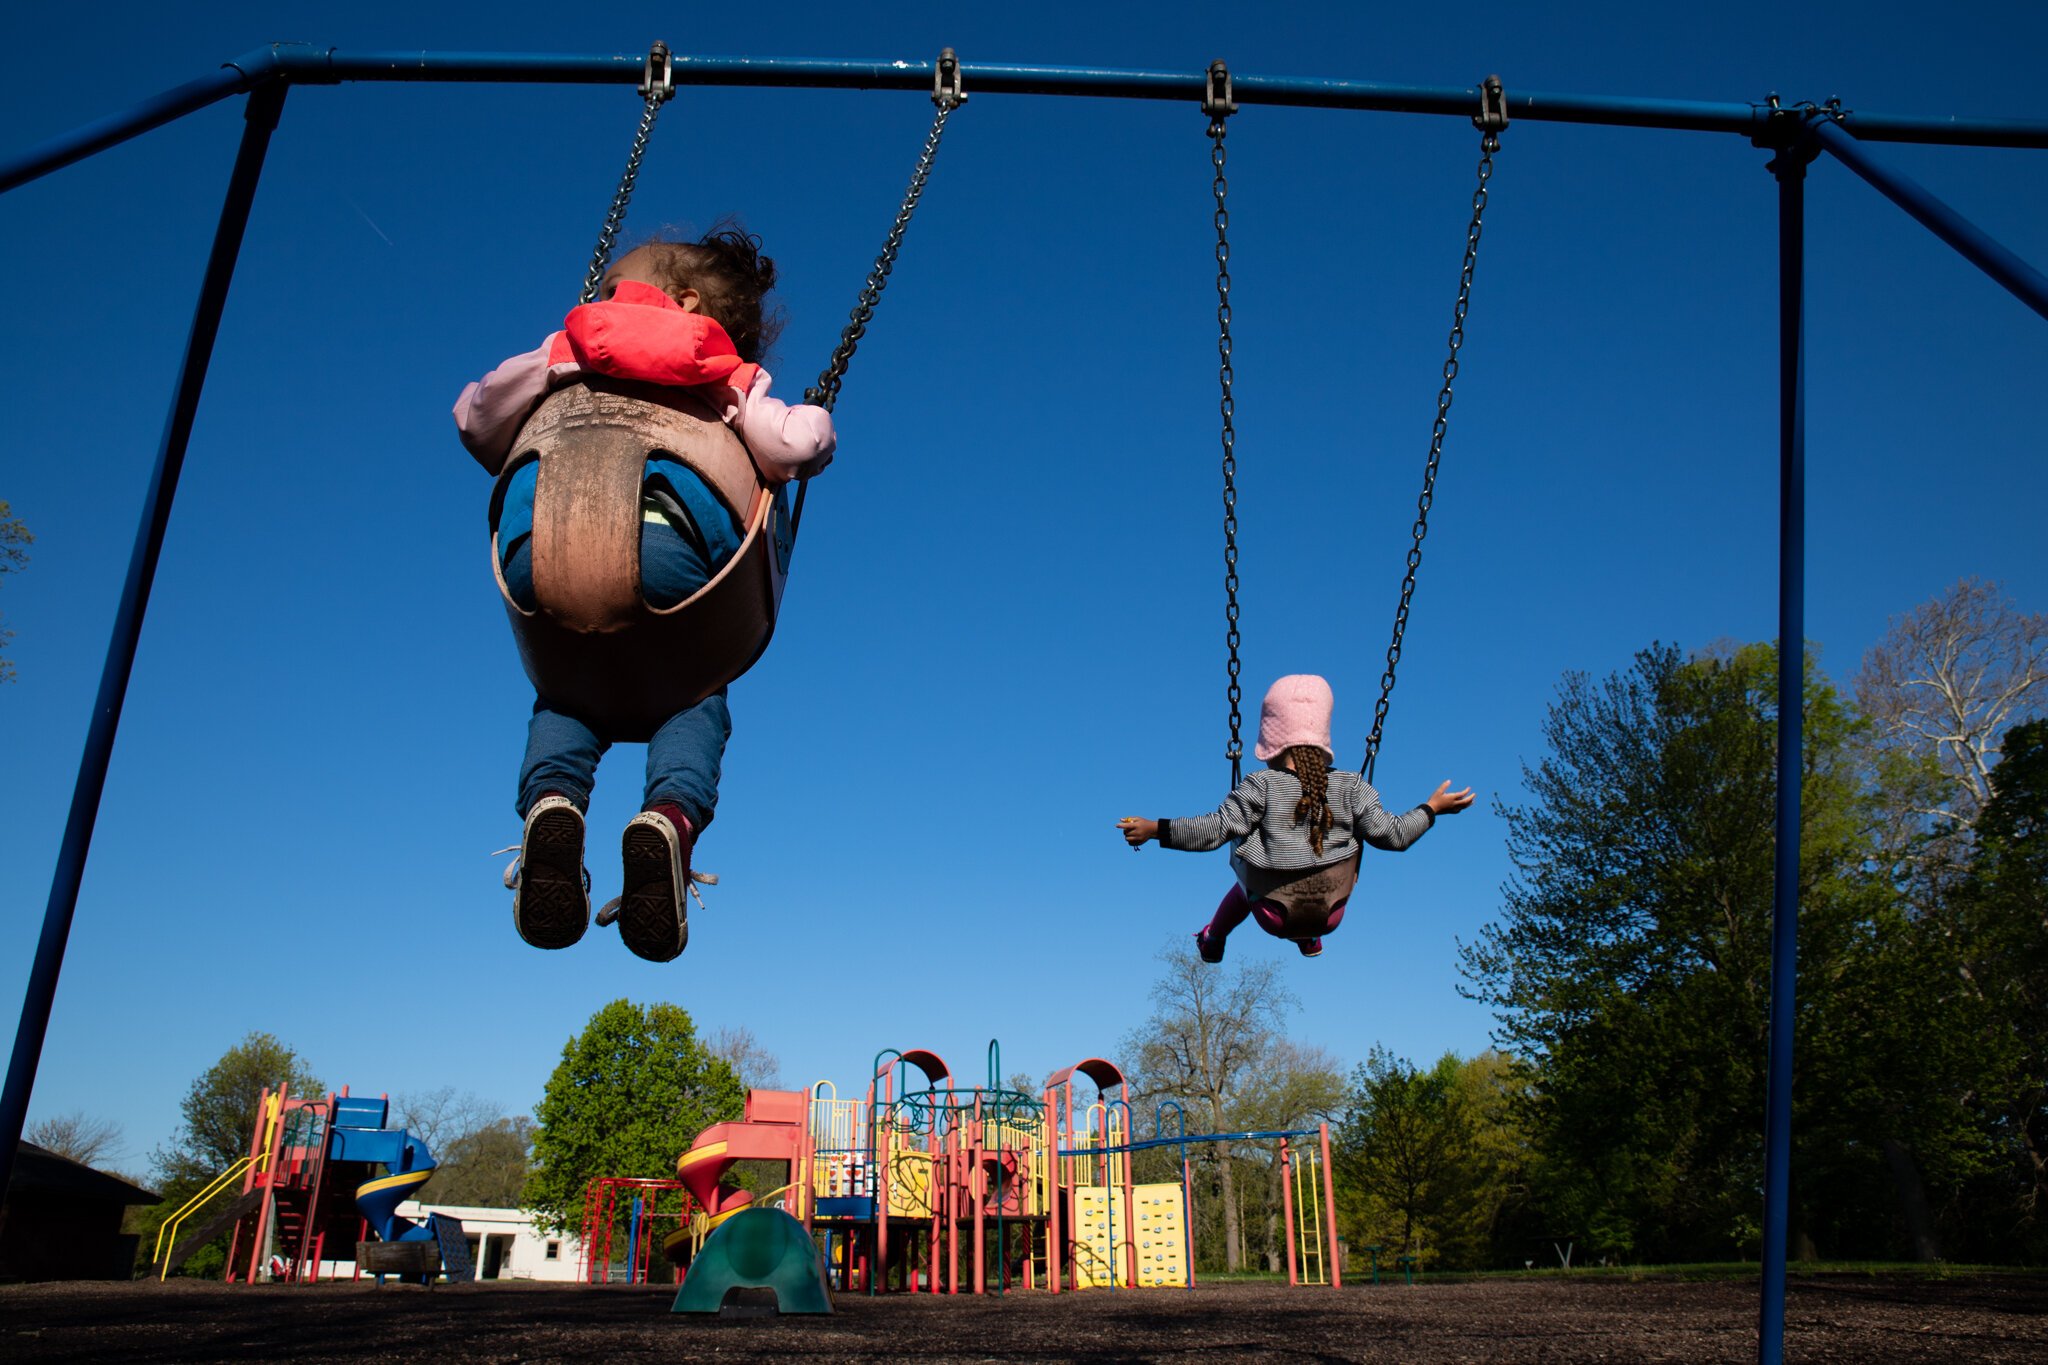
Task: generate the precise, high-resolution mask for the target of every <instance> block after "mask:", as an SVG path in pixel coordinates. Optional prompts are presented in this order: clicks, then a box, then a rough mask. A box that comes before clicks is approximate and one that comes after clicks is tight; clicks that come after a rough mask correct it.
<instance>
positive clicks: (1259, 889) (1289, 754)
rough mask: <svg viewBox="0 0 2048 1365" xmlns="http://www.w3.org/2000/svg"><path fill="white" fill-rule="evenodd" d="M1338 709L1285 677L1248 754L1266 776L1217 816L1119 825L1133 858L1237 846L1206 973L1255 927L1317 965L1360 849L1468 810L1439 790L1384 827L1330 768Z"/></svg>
mask: <svg viewBox="0 0 2048 1365" xmlns="http://www.w3.org/2000/svg"><path fill="white" fill-rule="evenodd" d="M1334 701H1335V699H1334V698H1333V697H1332V696H1331V694H1330V684H1329V683H1327V682H1325V681H1324V680H1323V679H1321V678H1319V677H1317V676H1316V675H1315V674H1313V673H1294V674H1289V675H1288V676H1287V677H1284V678H1282V679H1280V680H1279V681H1278V682H1276V683H1274V684H1273V685H1272V686H1271V687H1270V688H1268V689H1267V690H1266V700H1265V702H1264V703H1263V704H1262V705H1261V706H1260V708H1259V742H1258V744H1257V746H1256V747H1254V748H1253V750H1252V754H1253V756H1254V757H1256V758H1258V759H1259V760H1260V761H1261V762H1263V763H1265V764H1266V767H1264V768H1263V769H1260V770H1259V771H1257V772H1254V773H1253V774H1252V775H1251V776H1249V777H1247V778H1245V780H1244V781H1243V782H1242V783H1240V784H1239V785H1238V788H1237V790H1235V791H1233V792H1232V793H1230V795H1229V796H1227V797H1225V798H1224V800H1223V804H1222V805H1221V806H1220V807H1218V808H1217V809H1216V810H1215V811H1214V812H1213V813H1211V814H1209V815H1197V816H1193V817H1191V818H1184V819H1174V820H1141V819H1138V818H1135V817H1130V816H1127V817H1125V818H1124V819H1122V820H1119V821H1117V828H1118V829H1120V830H1122V831H1123V835H1124V840H1125V842H1127V843H1128V844H1130V846H1131V847H1132V848H1133V849H1136V848H1139V847H1141V846H1142V845H1143V844H1145V843H1146V841H1148V840H1151V839H1157V840H1158V841H1159V843H1160V845H1161V846H1162V847H1165V848H1176V849H1181V850H1183V851H1185V852H1189V853H1201V852H1206V851H1208V850H1210V849H1214V848H1221V847H1223V845H1225V844H1229V845H1230V850H1231V851H1230V867H1231V870H1232V871H1233V872H1235V873H1236V874H1237V884H1236V885H1234V886H1232V887H1231V888H1230V890H1229V891H1228V892H1227V893H1225V895H1224V897H1223V903H1222V904H1220V905H1218V906H1217V907H1216V914H1215V916H1214V917H1213V918H1211V919H1210V921H1209V923H1208V924H1206V925H1204V926H1203V927H1202V929H1201V930H1200V931H1199V932H1197V933H1196V935H1195V949H1196V951H1197V952H1199V953H1200V954H1201V955H1202V960H1203V961H1204V962H1221V961H1222V960H1223V941H1224V940H1225V939H1226V938H1228V937H1229V936H1230V931H1231V930H1233V929H1235V928H1237V926H1238V925H1240V924H1243V923H1244V922H1245V920H1246V919H1248V918H1255V919H1257V920H1258V922H1259V927H1260V928H1261V929H1264V930H1265V931H1266V932H1267V933H1269V934H1272V935H1274V936H1276V937H1279V938H1285V939H1291V940H1293V941H1294V943H1295V945H1296V946H1297V947H1298V948H1300V950H1301V955H1302V956H1303V957H1319V956H1321V955H1322V951H1323V935H1325V934H1328V933H1331V932H1332V931H1334V930H1335V929H1336V928H1337V926H1338V925H1339V924H1341V923H1342V922H1343V920H1344V907H1345V904H1346V902H1347V901H1348V900H1349V899H1350V896H1351V889H1352V887H1354V886H1355V885H1356V884H1357V882H1358V864H1359V857H1360V852H1361V844H1362V843H1363V844H1371V845H1372V846H1373V847H1374V848H1379V849H1385V850H1386V851H1387V852H1389V853H1398V852H1400V851H1401V850H1402V849H1404V848H1407V847H1408V846H1409V845H1410V844H1412V843H1414V842H1415V841H1416V840H1417V839H1420V838H1421V837H1422V836H1423V834H1424V832H1425V831H1427V830H1428V829H1429V827H1430V826H1431V825H1433V824H1435V823H1436V818H1437V816H1439V815H1455V814H1457V813H1458V812H1459V811H1461V810H1464V809H1465V808H1466V807H1467V806H1469V805H1471V804H1472V789H1471V788H1470V787H1467V788H1466V789H1464V790H1463V791H1455V792H1454V791H1452V790H1451V784H1450V783H1449V782H1444V783H1441V784H1440V785H1439V786H1438V787H1437V789H1436V790H1435V791H1434V792H1432V793H1431V794H1430V797H1429V799H1428V800H1427V801H1424V802H1423V803H1422V804H1421V805H1419V806H1416V807H1415V808H1414V809H1412V810H1406V811H1403V812H1401V813H1400V814H1399V815H1389V814H1388V813H1387V812H1386V810H1385V809H1384V808H1383V807H1382V806H1381V805H1380V797H1379V793H1378V792H1376V791H1374V790H1373V789H1372V787H1371V786H1369V785H1368V784H1367V783H1366V781H1365V778H1364V777H1363V776H1362V775H1360V774H1358V773H1353V772H1341V771H1338V770H1335V769H1333V768H1332V767H1331V764H1332V763H1334V762H1335V761H1336V755H1335V753H1334V751H1333V750H1332V749H1331V748H1330V711H1331V708H1332V706H1333V705H1334Z"/></svg>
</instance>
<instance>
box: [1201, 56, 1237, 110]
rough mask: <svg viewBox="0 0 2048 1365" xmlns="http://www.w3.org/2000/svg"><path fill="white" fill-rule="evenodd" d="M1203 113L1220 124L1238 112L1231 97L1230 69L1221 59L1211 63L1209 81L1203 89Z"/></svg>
mask: <svg viewBox="0 0 2048 1365" xmlns="http://www.w3.org/2000/svg"><path fill="white" fill-rule="evenodd" d="M1202 112H1203V113H1205V114H1207V115H1208V116H1209V117H1210V118H1211V119H1214V120H1216V121H1218V122H1221V121H1222V120H1224V119H1227V118H1229V117H1230V116H1231V115H1232V114H1234V113H1236V112H1237V101H1236V100H1235V99H1233V98H1232V97H1231V89H1230V68H1229V67H1228V66H1226V65H1224V63H1223V59H1222V58H1221V57H1218V58H1217V59H1216V60H1215V61H1213V62H1211V63H1209V76H1208V80H1207V83H1206V84H1204V85H1203V87H1202Z"/></svg>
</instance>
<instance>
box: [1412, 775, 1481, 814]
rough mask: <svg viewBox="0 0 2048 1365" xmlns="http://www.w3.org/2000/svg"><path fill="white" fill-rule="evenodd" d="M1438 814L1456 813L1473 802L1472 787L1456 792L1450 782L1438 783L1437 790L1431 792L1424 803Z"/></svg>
mask: <svg viewBox="0 0 2048 1365" xmlns="http://www.w3.org/2000/svg"><path fill="white" fill-rule="evenodd" d="M1422 804H1423V805H1425V806H1428V807H1429V808H1430V810H1431V811H1432V812H1433V813H1435V814H1437V815H1456V814H1457V813H1458V812H1459V811H1461V810H1463V809H1465V807H1467V806H1469V805H1471V804H1472V789H1471V788H1470V787H1467V788H1465V790H1463V791H1459V792H1454V791H1452V790H1451V784H1450V783H1449V782H1439V783H1437V786H1436V790H1435V791H1433V792H1431V793H1430V794H1429V800H1427V801H1425V802H1423V803H1422Z"/></svg>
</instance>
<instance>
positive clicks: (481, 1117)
mask: <svg viewBox="0 0 2048 1365" xmlns="http://www.w3.org/2000/svg"><path fill="white" fill-rule="evenodd" d="M391 1111H392V1122H394V1123H396V1124H397V1125H398V1126H399V1127H400V1128H403V1129H405V1130H406V1131H407V1132H409V1133H411V1134H413V1135H414V1136H415V1137H418V1138H420V1139H421V1140H422V1141H424V1142H425V1143H426V1144H427V1150H428V1151H430V1152H432V1153H433V1154H434V1155H435V1156H436V1157H437V1158H439V1159H440V1160H442V1161H443V1162H444V1163H445V1162H446V1160H447V1157H446V1155H445V1154H446V1152H447V1150H448V1149H449V1148H451V1147H452V1146H455V1145H456V1144H459V1143H461V1142H462V1141H463V1140H464V1139H465V1138H467V1137H469V1136H470V1134H472V1133H475V1132H476V1131H477V1130H479V1129H481V1128H483V1127H485V1126H486V1125H488V1124H491V1123H494V1122H497V1121H499V1119H500V1116H501V1115H502V1114H503V1112H504V1111H503V1110H501V1109H500V1108H499V1107H498V1106H497V1105H495V1104H493V1103H492V1102H491V1101H489V1100H487V1099H484V1098H483V1097H482V1096H481V1095H477V1094H474V1093H472V1092H470V1091H467V1090H464V1091H461V1092H457V1090H456V1089H455V1087H454V1086H452V1085H444V1086H441V1087H439V1088H438V1089H435V1090H408V1091H405V1092H403V1093H402V1094H400V1095H399V1097H398V1098H397V1099H395V1100H393V1101H392V1102H391ZM439 1178H440V1177H439V1176H438V1175H437V1176H436V1177H435V1179H437V1180H438V1179H439Z"/></svg>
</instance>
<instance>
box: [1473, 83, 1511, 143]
mask: <svg viewBox="0 0 2048 1365" xmlns="http://www.w3.org/2000/svg"><path fill="white" fill-rule="evenodd" d="M1472 126H1473V127H1474V128H1477V129H1478V130H1479V131H1480V132H1482V133H1485V134H1486V135H1487V136H1488V137H1490V138H1494V139H1498V138H1499V136H1500V132H1501V130H1502V129H1503V128H1505V127H1507V126H1508V93H1507V90H1506V89H1505V88H1504V87H1503V86H1502V85H1501V83H1500V77H1498V76H1488V77H1487V78H1486V79H1485V80H1484V81H1482V82H1480V85H1479V112H1478V113H1476V114H1474V115H1473V116H1472Z"/></svg>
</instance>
